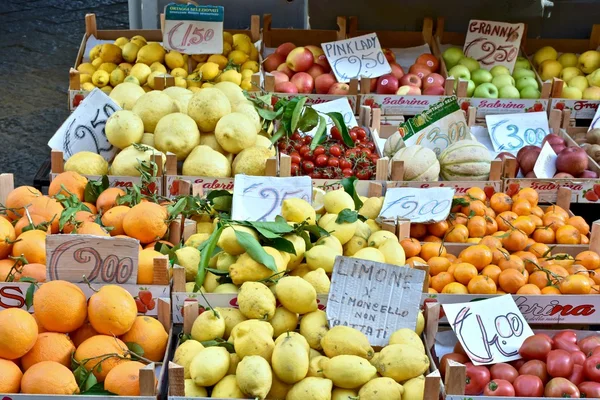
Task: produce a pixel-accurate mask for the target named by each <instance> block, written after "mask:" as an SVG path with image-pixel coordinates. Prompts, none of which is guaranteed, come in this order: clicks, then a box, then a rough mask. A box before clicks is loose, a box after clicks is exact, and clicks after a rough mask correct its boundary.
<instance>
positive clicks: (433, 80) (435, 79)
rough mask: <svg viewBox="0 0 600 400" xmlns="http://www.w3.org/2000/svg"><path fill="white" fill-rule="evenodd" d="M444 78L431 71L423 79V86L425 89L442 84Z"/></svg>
mask: <svg viewBox="0 0 600 400" xmlns="http://www.w3.org/2000/svg"><path fill="white" fill-rule="evenodd" d="M445 82H446V80H445V79H444V77H443V76H441V75H440V74H436V73H435V72H434V73H431V74H429V75H426V76H425V78H424V79H423V87H424V88H425V89H427V88H428V87H429V86H442V87H443V86H444V83H445Z"/></svg>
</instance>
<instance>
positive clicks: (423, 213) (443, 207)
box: [379, 187, 454, 223]
mask: <svg viewBox="0 0 600 400" xmlns="http://www.w3.org/2000/svg"><path fill="white" fill-rule="evenodd" d="M453 197H454V189H453V188H446V187H438V188H426V189H418V188H408V187H406V188H390V189H388V190H387V191H386V192H385V198H384V200H383V206H382V207H381V212H380V213H379V218H380V219H396V218H407V219H410V220H411V222H422V223H429V222H439V221H444V220H445V219H446V218H447V217H448V214H449V213H450V209H451V208H452V198H453Z"/></svg>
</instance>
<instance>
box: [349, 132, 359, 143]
mask: <svg viewBox="0 0 600 400" xmlns="http://www.w3.org/2000/svg"><path fill="white" fill-rule="evenodd" d="M348 134H349V135H350V139H352V141H353V142H356V139H357V135H356V131H350V132H348Z"/></svg>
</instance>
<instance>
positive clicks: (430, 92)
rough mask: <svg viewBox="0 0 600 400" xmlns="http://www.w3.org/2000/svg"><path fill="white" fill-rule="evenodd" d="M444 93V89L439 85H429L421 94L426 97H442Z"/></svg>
mask: <svg viewBox="0 0 600 400" xmlns="http://www.w3.org/2000/svg"><path fill="white" fill-rule="evenodd" d="M444 92H445V89H444V87H443V86H439V85H433V86H432V85H429V86H427V87H426V88H425V89H423V94H424V95H426V96H443V95H444Z"/></svg>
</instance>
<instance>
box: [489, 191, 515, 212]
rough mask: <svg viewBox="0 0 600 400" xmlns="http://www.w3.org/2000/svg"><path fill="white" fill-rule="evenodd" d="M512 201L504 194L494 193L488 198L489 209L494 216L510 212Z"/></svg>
mask: <svg viewBox="0 0 600 400" xmlns="http://www.w3.org/2000/svg"><path fill="white" fill-rule="evenodd" d="M512 203H513V201H512V199H511V198H510V196H509V195H507V194H506V193H494V194H493V195H492V197H491V198H490V207H491V208H492V210H494V212H496V214H499V213H501V212H505V211H510V210H511V209H512Z"/></svg>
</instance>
